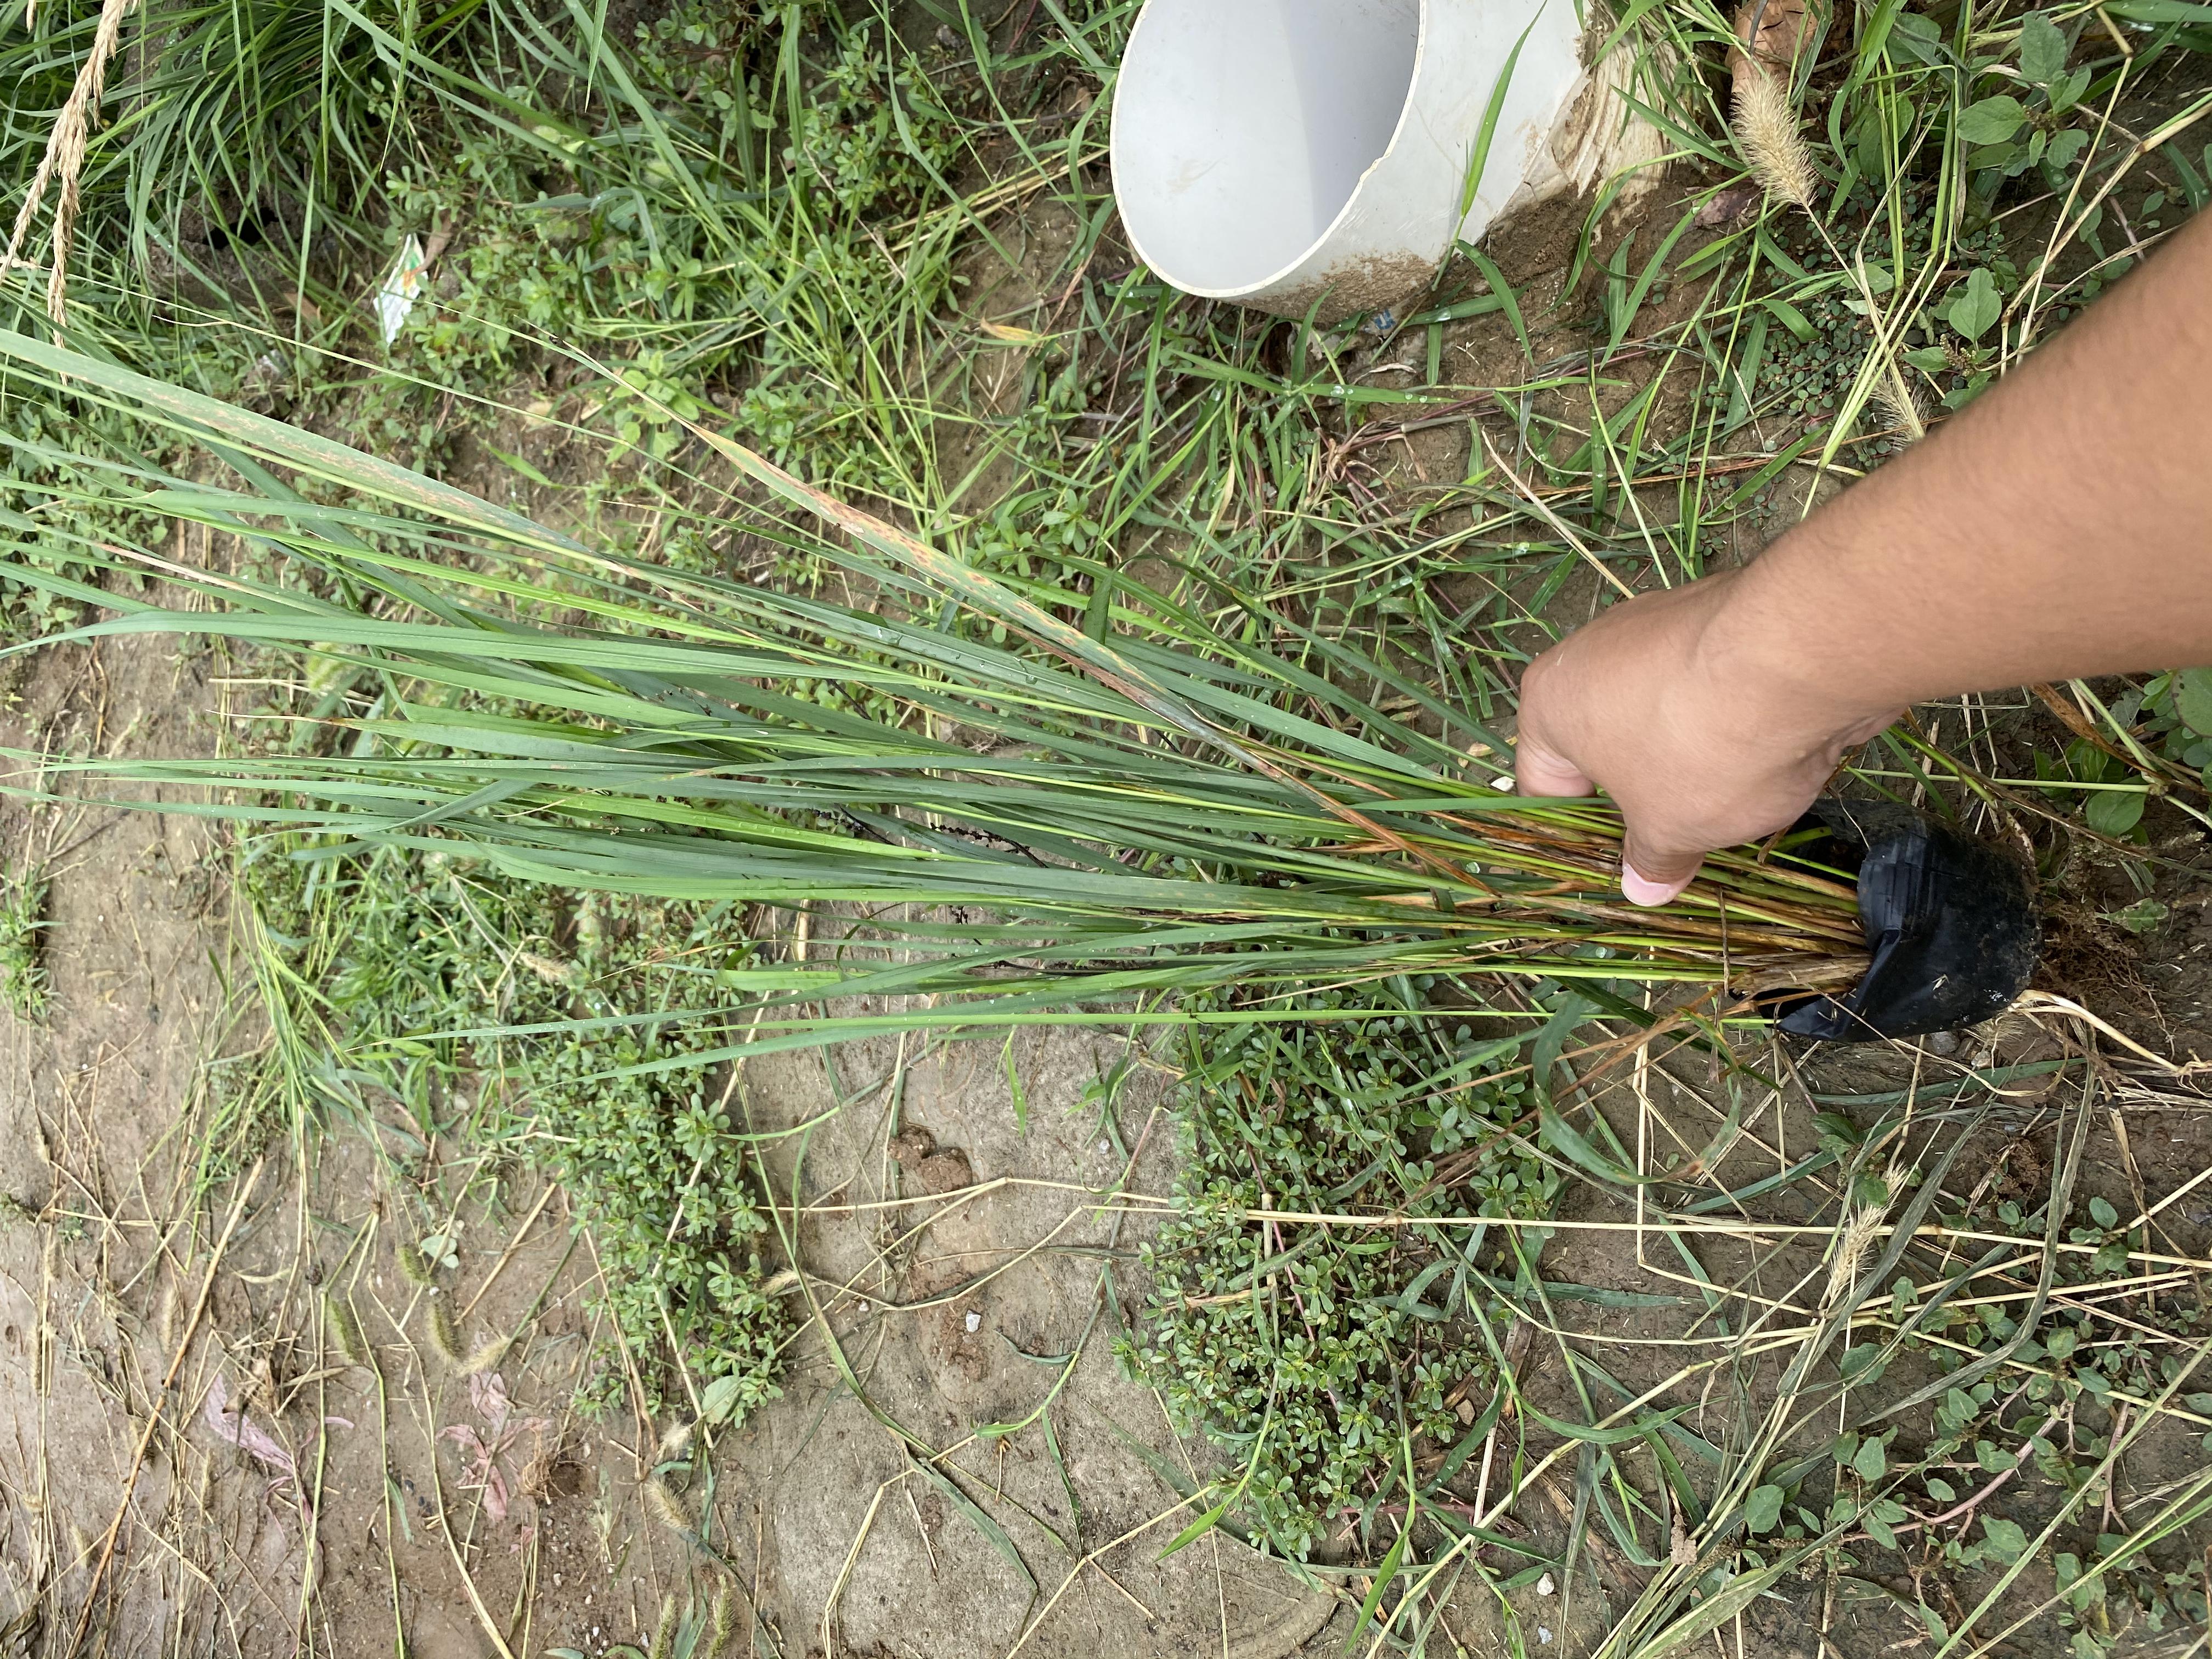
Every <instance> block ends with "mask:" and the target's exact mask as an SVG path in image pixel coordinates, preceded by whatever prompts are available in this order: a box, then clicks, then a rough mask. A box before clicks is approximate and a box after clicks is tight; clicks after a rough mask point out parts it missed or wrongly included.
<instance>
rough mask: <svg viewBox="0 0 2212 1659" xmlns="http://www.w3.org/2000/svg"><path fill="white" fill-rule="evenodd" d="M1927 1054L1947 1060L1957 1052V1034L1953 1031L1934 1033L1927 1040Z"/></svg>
mask: <svg viewBox="0 0 2212 1659" xmlns="http://www.w3.org/2000/svg"><path fill="white" fill-rule="evenodd" d="M1928 1052H1929V1054H1940V1055H1942V1057H1943V1058H1944V1059H1946V1060H1948V1059H1949V1058H1950V1057H1951V1056H1952V1055H1953V1054H1957V1053H1958V1052H1959V1034H1958V1033H1957V1032H1955V1031H1938V1032H1936V1034H1935V1035H1934V1036H1931V1037H1929V1039H1928Z"/></svg>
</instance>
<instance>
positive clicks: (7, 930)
mask: <svg viewBox="0 0 2212 1659" xmlns="http://www.w3.org/2000/svg"><path fill="white" fill-rule="evenodd" d="M46 887H47V884H46V874H45V872H43V871H41V870H40V869H38V868H36V867H30V868H26V869H21V870H15V871H11V872H9V873H8V874H7V875H6V876H5V877H4V878H0V1003H5V1004H6V1005H7V1006H8V1009H9V1012H11V1013H13V1014H14V1015H15V1018H18V1019H21V1020H28V1021H30V1022H32V1023H33V1024H36V1023H37V1022H39V1021H40V1020H43V1019H45V1018H46V990H47V986H46V964H45V963H43V962H42V961H40V935H41V934H42V933H45V932H46V929H47V928H48V927H51V926H52V923H50V922H49V921H47V920H46Z"/></svg>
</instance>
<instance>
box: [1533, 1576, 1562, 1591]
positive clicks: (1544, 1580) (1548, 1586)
mask: <svg viewBox="0 0 2212 1659" xmlns="http://www.w3.org/2000/svg"><path fill="white" fill-rule="evenodd" d="M1558 1588H1559V1586H1558V1585H1557V1584H1554V1583H1553V1582H1552V1575H1551V1574H1550V1573H1548V1572H1547V1573H1546V1574H1545V1575H1544V1576H1543V1577H1541V1578H1539V1579H1538V1580H1537V1581H1536V1594H1537V1595H1550V1594H1551V1593H1552V1592H1553V1590H1555V1589H1558Z"/></svg>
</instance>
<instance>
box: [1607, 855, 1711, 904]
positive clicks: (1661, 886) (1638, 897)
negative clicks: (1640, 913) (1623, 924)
mask: <svg viewBox="0 0 2212 1659" xmlns="http://www.w3.org/2000/svg"><path fill="white" fill-rule="evenodd" d="M1697 878H1698V872H1696V871H1694V870H1692V872H1690V873H1689V874H1688V875H1686V876H1685V877H1683V878H1681V880H1680V881H1653V880H1652V879H1651V878H1650V877H1648V876H1639V875H1638V874H1637V873H1636V866H1634V865H1632V864H1631V863H1629V862H1628V861H1627V860H1626V859H1623V860H1621V864H1620V890H1621V892H1622V893H1623V894H1625V895H1626V896H1627V899H1628V902H1630V903H1631V904H1641V905H1644V906H1647V907H1648V906H1651V905H1658V904H1672V903H1673V902H1674V901H1675V900H1676V899H1678V898H1680V897H1681V896H1682V893H1683V890H1684V889H1686V888H1687V887H1688V886H1689V884H1691V883H1692V882H1693V881H1695V880H1696V879H1697Z"/></svg>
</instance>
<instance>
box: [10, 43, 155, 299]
mask: <svg viewBox="0 0 2212 1659" xmlns="http://www.w3.org/2000/svg"><path fill="white" fill-rule="evenodd" d="M136 3H137V0H102V3H101V5H100V25H99V27H97V28H96V29H94V31H93V36H92V50H91V51H90V52H88V53H87V54H86V57H85V60H84V66H83V67H82V69H80V70H77V72H76V85H75V86H74V87H72V88H70V95H69V98H68V100H66V101H65V102H64V104H63V105H62V109H61V113H60V114H59V115H57V116H56V117H55V118H54V130H53V131H52V133H50V134H48V135H47V137H46V155H44V156H42V157H41V158H40V161H39V170H38V172H36V173H33V174H32V176H31V187H30V189H29V190H28V191H27V192H26V193H25V194H24V197H23V205H22V207H21V209H19V210H17V212H16V214H15V231H14V234H11V235H10V236H9V238H8V252H6V254H5V255H0V278H4V277H5V276H7V274H8V273H9V271H10V270H14V269H15V264H16V260H17V258H18V257H19V256H20V255H21V252H22V251H23V239H24V238H25V237H26V236H27V235H29V234H30V230H31V225H32V222H33V221H34V220H35V219H36V218H37V217H38V213H39V206H40V203H42V202H44V201H45V200H46V191H47V188H48V186H49V185H52V182H53V180H54V178H55V176H56V175H57V174H58V175H59V176H60V179H61V194H60V196H59V197H58V199H57V200H56V202H55V204H54V258H53V266H52V270H49V271H48V273H47V275H46V315H47V316H49V317H51V318H52V319H53V320H54V326H55V327H57V328H59V327H61V326H63V325H64V324H65V323H66V322H67V321H68V320H69V302H68V288H69V256H70V242H71V240H73V239H74V238H75V236H76V215H77V207H78V197H77V177H78V175H79V174H80V173H82V171H83V170H84V147H85V143H86V140H87V139H88V137H90V136H91V132H92V114H93V112H94V110H96V109H98V108H99V107H100V91H101V89H102V88H104V87H105V86H106V83H107V65H108V63H109V61H110V60H111V59H112V58H113V57H114V56H115V46H116V43H117V42H118V40H121V39H122V35H123V20H124V19H125V17H127V16H129V15H131V7H132V6H133V5H135V4H136Z"/></svg>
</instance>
